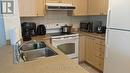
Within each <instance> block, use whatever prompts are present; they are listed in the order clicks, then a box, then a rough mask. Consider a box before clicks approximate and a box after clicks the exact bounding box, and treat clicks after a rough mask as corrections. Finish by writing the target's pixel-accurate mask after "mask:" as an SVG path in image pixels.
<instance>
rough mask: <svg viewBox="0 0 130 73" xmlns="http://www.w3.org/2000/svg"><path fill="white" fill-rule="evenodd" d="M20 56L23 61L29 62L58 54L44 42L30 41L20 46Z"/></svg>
mask: <svg viewBox="0 0 130 73" xmlns="http://www.w3.org/2000/svg"><path fill="white" fill-rule="evenodd" d="M18 50H19V57H20V59H21V60H22V61H24V62H28V61H33V60H36V59H38V58H40V57H41V58H46V57H51V56H55V55H57V53H56V52H55V51H54V50H53V49H51V48H49V47H48V46H47V45H46V44H45V43H44V42H40V41H29V42H26V43H24V44H22V46H20V47H19V48H18Z"/></svg>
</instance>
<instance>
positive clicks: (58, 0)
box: [46, 0, 60, 3]
mask: <svg viewBox="0 0 130 73" xmlns="http://www.w3.org/2000/svg"><path fill="white" fill-rule="evenodd" d="M59 2H60V0H46V3H59Z"/></svg>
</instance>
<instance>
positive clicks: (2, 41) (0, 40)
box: [0, 15, 6, 47]
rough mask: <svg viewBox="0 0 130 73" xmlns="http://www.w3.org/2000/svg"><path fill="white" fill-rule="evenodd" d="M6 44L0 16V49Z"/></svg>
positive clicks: (0, 16)
mask: <svg viewBox="0 0 130 73" xmlns="http://www.w3.org/2000/svg"><path fill="white" fill-rule="evenodd" d="M5 44H6V38H5V29H4V21H3V16H2V15H0V47H2V46H4V45H5Z"/></svg>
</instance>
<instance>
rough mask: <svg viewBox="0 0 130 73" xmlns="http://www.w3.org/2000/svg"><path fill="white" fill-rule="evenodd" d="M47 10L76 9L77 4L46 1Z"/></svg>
mask: <svg viewBox="0 0 130 73" xmlns="http://www.w3.org/2000/svg"><path fill="white" fill-rule="evenodd" d="M46 8H47V10H74V9H75V6H74V5H72V4H65V3H46Z"/></svg>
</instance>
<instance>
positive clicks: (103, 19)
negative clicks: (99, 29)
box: [89, 16, 107, 26]
mask: <svg viewBox="0 0 130 73" xmlns="http://www.w3.org/2000/svg"><path fill="white" fill-rule="evenodd" d="M89 20H91V21H95V20H97V21H102V25H103V26H106V23H107V16H90V17H89Z"/></svg>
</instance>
